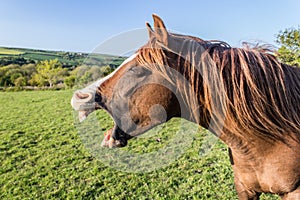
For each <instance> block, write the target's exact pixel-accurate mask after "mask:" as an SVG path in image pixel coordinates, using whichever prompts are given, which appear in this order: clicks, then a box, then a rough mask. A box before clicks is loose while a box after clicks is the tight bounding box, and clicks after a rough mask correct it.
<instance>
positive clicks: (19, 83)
mask: <svg viewBox="0 0 300 200" xmlns="http://www.w3.org/2000/svg"><path fill="white" fill-rule="evenodd" d="M14 84H15V86H16V87H18V88H22V87H23V86H26V84H27V81H26V78H25V77H23V76H20V77H18V78H16V79H15V80H14Z"/></svg>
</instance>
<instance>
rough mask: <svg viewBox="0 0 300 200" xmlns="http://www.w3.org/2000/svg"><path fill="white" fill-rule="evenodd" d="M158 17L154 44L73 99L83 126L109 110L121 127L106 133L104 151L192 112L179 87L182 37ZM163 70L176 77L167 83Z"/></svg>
mask: <svg viewBox="0 0 300 200" xmlns="http://www.w3.org/2000/svg"><path fill="white" fill-rule="evenodd" d="M153 18H154V30H153V29H152V28H151V26H150V25H149V24H148V23H147V28H148V32H149V42H148V43H147V44H146V45H144V46H143V47H141V48H140V49H139V50H138V51H137V52H136V53H135V54H133V55H132V56H131V57H129V58H128V59H126V60H125V61H124V62H123V63H122V64H121V65H120V66H119V67H118V68H117V69H116V70H115V71H114V72H113V73H111V74H110V75H108V76H107V77H104V78H102V79H100V80H99V81H97V82H96V83H94V84H92V85H90V86H88V87H86V88H85V89H83V90H80V91H76V92H75V93H74V95H73V98H72V100H71V104H72V107H73V108H74V109H75V110H77V111H79V119H80V121H83V120H84V119H85V118H86V117H87V116H88V115H89V114H90V113H92V112H93V111H94V110H96V109H104V110H106V111H107V112H108V113H109V114H110V115H111V116H112V118H113V120H114V122H115V125H114V127H113V128H112V129H111V130H109V131H108V132H107V133H106V134H105V138H104V141H103V142H102V145H103V146H108V147H123V146H125V145H126V144H127V140H129V139H130V138H132V137H135V136H138V135H140V134H142V133H144V132H146V131H147V130H149V129H151V128H153V127H155V126H157V125H159V124H162V123H164V122H166V121H168V120H170V119H171V118H173V117H180V116H182V110H186V109H187V107H184V106H183V105H185V104H184V103H181V102H183V101H184V100H183V98H181V96H180V95H179V92H178V85H176V81H177V83H178V79H180V78H179V76H181V74H180V72H179V71H177V70H172V69H175V68H174V66H173V65H177V64H178V63H177V62H176V63H174V62H173V61H174V60H177V58H179V56H178V55H176V51H178V50H176V48H178V47H177V46H178V45H176V40H178V39H180V38H178V37H172V36H171V35H170V34H169V32H168V31H167V30H166V27H165V25H164V23H163V21H162V20H161V19H160V18H159V17H158V16H156V15H153ZM171 48H172V49H173V50H170V49H171ZM174 49H175V50H174ZM145 59H146V61H145ZM171 61H172V62H171ZM171 65H172V67H170V66H171ZM166 66H168V67H166ZM159 67H160V69H157V68H159ZM162 70H164V71H165V73H168V74H171V73H172V74H173V76H172V78H170V77H171V76H168V78H166V76H164V75H163V74H162V73H161V71H162ZM186 92H189V91H186ZM186 118H189V117H188V116H187V115H186Z"/></svg>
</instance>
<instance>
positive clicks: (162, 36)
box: [152, 14, 169, 46]
mask: <svg viewBox="0 0 300 200" xmlns="http://www.w3.org/2000/svg"><path fill="white" fill-rule="evenodd" d="M152 17H153V20H154V30H155V34H156V35H155V36H156V39H157V41H159V42H161V43H163V44H164V45H166V46H167V45H168V37H169V33H168V31H167V29H166V26H165V24H164V22H163V21H162V19H161V18H160V17H159V16H157V15H155V14H153V15H152Z"/></svg>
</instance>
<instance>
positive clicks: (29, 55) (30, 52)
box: [0, 47, 125, 66]
mask: <svg viewBox="0 0 300 200" xmlns="http://www.w3.org/2000/svg"><path fill="white" fill-rule="evenodd" d="M66 54H73V58H70V59H69V58H67V57H66ZM0 58H24V59H26V60H34V61H43V60H53V59H58V61H59V62H61V63H64V64H67V65H75V66H78V65H81V64H89V65H93V64H96V65H100V66H106V65H114V66H119V65H120V64H121V63H122V62H123V61H124V59H125V58H124V57H118V56H111V55H104V54H95V53H92V54H87V53H75V52H63V51H48V50H38V49H27V48H8V47H0Z"/></svg>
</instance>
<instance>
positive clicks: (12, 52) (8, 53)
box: [0, 47, 24, 56]
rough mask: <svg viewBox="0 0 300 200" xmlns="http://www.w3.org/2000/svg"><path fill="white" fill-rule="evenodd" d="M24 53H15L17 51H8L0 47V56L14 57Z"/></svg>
mask: <svg viewBox="0 0 300 200" xmlns="http://www.w3.org/2000/svg"><path fill="white" fill-rule="evenodd" d="M23 53H24V52H22V51H17V50H14V49H9V48H4V47H0V55H6V56H7V55H12V56H15V55H21V54H23Z"/></svg>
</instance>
